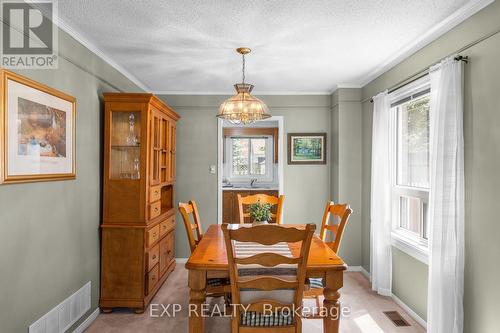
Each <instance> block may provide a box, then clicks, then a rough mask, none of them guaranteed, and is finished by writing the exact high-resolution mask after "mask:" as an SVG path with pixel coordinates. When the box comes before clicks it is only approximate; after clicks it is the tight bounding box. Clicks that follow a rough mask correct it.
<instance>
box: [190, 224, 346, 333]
mask: <svg viewBox="0 0 500 333" xmlns="http://www.w3.org/2000/svg"><path fill="white" fill-rule="evenodd" d="M241 226H244V225H239V226H236V225H235V226H234V227H235V228H238V227H241ZM281 226H283V227H292V228H304V227H305V225H304V224H281ZM288 246H289V248H290V252H291V253H292V255H293V256H297V257H298V256H299V251H300V242H299V243H289V244H288ZM185 267H186V269H187V270H188V274H189V278H188V286H189V289H190V291H189V309H190V316H189V332H190V333H203V332H205V330H204V327H205V326H204V315H203V314H202V313H203V310H202V308H203V306H202V304H204V303H205V298H206V285H207V275H210V276H211V277H213V276H220V277H228V276H229V265H228V261H227V254H226V246H225V242H224V235H223V233H222V228H221V225H220V224H218V225H210V226H209V227H208V229H207V231H206V233H205V234H204V235H203V237H202V239H201V240H200V242H199V243H198V245H197V246H196V248H195V250H194V251H193V253H192V254H191V256H190V257H189V259H188V261H187V262H186V265H185ZM346 269H347V265H346V264H345V263H344V261H343V260H342V258H340V257H339V256H338V255H337V254H336V253H335V252H334V251H333V250H332V249H331V248H330V247H329V246H328V244H326V243H325V242H324V241H322V240H321V239H320V238H319V237H318V236H317V235H314V236H313V239H312V242H311V248H310V251H309V258H308V260H307V277H309V278H323V279H324V280H323V281H324V291H323V294H324V301H323V307H324V313H325V314H326V315H325V316H323V332H325V333H338V332H339V324H340V317H341V315H340V314H341V311H340V302H339V298H340V292H339V290H340V289H341V288H342V286H343V279H344V271H345V270H346Z"/></svg>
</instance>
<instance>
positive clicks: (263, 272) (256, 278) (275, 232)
mask: <svg viewBox="0 0 500 333" xmlns="http://www.w3.org/2000/svg"><path fill="white" fill-rule="evenodd" d="M315 230H316V225H314V224H307V225H305V226H304V228H301V229H299V228H294V227H285V226H280V225H275V224H267V225H258V226H254V227H249V226H244V225H236V226H235V225H230V224H223V225H222V232H223V234H224V241H225V243H226V251H227V260H228V264H229V277H230V279H231V294H232V297H233V302H232V303H233V304H238V306H234V307H233V316H232V319H231V332H232V333H250V332H255V333H259V332H278V331H279V332H290V333H291V332H294V333H300V332H302V314H301V313H297V312H299V311H297V312H296V311H294V310H296V309H300V307H301V306H302V298H303V294H304V293H303V291H304V283H305V277H306V268H307V258H308V256H309V249H310V246H311V239H312V236H313V234H314V231H315ZM295 242H301V246H300V251H299V252H298V256H294V255H292V253H291V251H290V249H289V247H288V243H295ZM295 255H297V253H296V254H295ZM270 327H273V328H270Z"/></svg>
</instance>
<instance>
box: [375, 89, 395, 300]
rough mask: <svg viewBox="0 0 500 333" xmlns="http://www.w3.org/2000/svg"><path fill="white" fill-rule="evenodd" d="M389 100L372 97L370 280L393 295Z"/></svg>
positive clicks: (379, 290)
mask: <svg viewBox="0 0 500 333" xmlns="http://www.w3.org/2000/svg"><path fill="white" fill-rule="evenodd" d="M390 108H391V105H390V101H389V96H388V93H387V91H385V92H382V93H380V94H378V95H377V96H375V97H373V133H372V188H371V212H370V216H371V233H370V235H371V264H370V265H371V269H370V270H371V277H372V289H373V290H375V291H376V292H377V293H379V294H380V295H384V296H390V295H391V276H392V257H391V227H392V224H391V198H390V197H391V178H390V169H391V168H390V140H389V137H390V131H389V124H390Z"/></svg>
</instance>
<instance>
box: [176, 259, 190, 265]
mask: <svg viewBox="0 0 500 333" xmlns="http://www.w3.org/2000/svg"><path fill="white" fill-rule="evenodd" d="M187 261H188V258H175V262H176V263H178V264H185V263H187Z"/></svg>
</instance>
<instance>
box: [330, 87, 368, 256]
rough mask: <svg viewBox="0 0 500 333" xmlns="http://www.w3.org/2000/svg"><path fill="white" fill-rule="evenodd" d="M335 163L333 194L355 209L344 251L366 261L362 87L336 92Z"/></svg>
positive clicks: (342, 248) (346, 254)
mask: <svg viewBox="0 0 500 333" xmlns="http://www.w3.org/2000/svg"><path fill="white" fill-rule="evenodd" d="M331 101H332V122H331V124H332V125H331V128H332V135H331V140H330V142H331V145H332V147H333V148H332V167H331V173H332V175H331V184H330V193H331V195H330V196H331V198H332V200H334V202H337V203H348V204H349V205H350V207H351V208H352V210H353V213H352V214H351V216H350V217H349V224H348V225H347V228H346V232H345V235H344V236H343V239H342V246H341V247H340V254H341V256H342V258H344V259H345V260H346V261H347V262H349V263H351V265H354V263H355V265H357V266H359V265H361V263H362V255H361V254H362V252H361V249H362V246H361V245H362V242H361V217H362V211H361V207H362V200H361V198H362V196H361V189H362V182H361V180H362V177H361V172H362V165H361V163H362V146H361V144H362V140H361V138H362V126H361V125H362V123H361V119H362V108H361V89H353V88H340V89H337V90H336V91H335V92H334V93H333V94H332V98H331Z"/></svg>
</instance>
